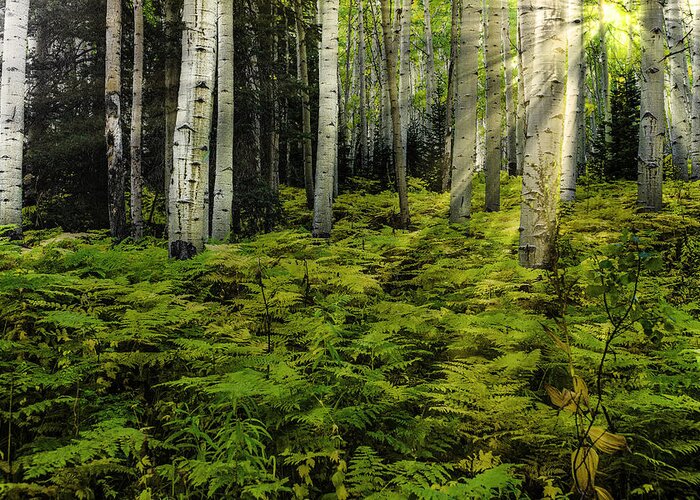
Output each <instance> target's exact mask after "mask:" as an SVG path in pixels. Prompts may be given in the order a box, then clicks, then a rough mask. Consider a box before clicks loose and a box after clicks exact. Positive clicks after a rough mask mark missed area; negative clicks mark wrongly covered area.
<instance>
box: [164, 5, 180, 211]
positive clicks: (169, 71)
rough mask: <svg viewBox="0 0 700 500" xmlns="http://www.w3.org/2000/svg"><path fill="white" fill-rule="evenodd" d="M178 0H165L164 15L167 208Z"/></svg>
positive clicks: (177, 65) (177, 71)
mask: <svg viewBox="0 0 700 500" xmlns="http://www.w3.org/2000/svg"><path fill="white" fill-rule="evenodd" d="M180 4H181V1H180V0H165V2H164V17H165V25H166V32H167V34H168V42H169V46H168V54H167V57H166V59H165V100H164V108H165V109H164V114H165V123H164V126H165V154H164V163H165V168H164V172H163V181H164V186H165V191H164V192H165V208H166V211H167V210H169V206H170V204H169V202H168V197H169V193H170V176H171V175H172V171H173V138H174V137H175V121H176V120H177V93H178V87H179V84H180V53H181V50H175V48H176V47H177V48H178V49H179V45H180V44H179V42H180V40H181V39H182V35H181V34H180V32H179V30H178V25H179V22H180Z"/></svg>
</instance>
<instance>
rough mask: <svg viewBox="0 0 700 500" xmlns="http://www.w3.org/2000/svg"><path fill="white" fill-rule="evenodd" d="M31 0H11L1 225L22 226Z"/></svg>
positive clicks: (1, 89) (1, 131) (0, 114)
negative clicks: (28, 34) (28, 23)
mask: <svg viewBox="0 0 700 500" xmlns="http://www.w3.org/2000/svg"><path fill="white" fill-rule="evenodd" d="M28 17H29V0H7V3H6V4H5V23H4V25H5V28H4V30H5V31H4V36H5V39H4V43H3V52H4V53H3V61H2V80H1V82H0V96H1V98H0V226H5V225H8V226H13V230H14V231H16V232H17V233H20V232H21V230H22V154H23V148H24V97H25V92H26V62H27V19H28Z"/></svg>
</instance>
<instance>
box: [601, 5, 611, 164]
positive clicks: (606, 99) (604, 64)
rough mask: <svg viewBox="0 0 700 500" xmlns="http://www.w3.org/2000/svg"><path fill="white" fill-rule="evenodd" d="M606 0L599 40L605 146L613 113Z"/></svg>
mask: <svg viewBox="0 0 700 500" xmlns="http://www.w3.org/2000/svg"><path fill="white" fill-rule="evenodd" d="M603 7H604V0H598V42H599V44H600V74H599V79H600V81H599V86H600V94H601V95H600V102H599V105H600V107H601V114H600V116H601V117H602V118H603V127H604V135H603V138H604V140H605V148H606V151H607V148H608V147H609V146H610V142H611V140H612V139H611V130H612V128H611V127H612V115H611V112H610V71H609V68H608V26H607V23H606V19H605V9H604V8H603Z"/></svg>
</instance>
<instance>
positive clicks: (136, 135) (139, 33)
mask: <svg viewBox="0 0 700 500" xmlns="http://www.w3.org/2000/svg"><path fill="white" fill-rule="evenodd" d="M133 1H134V70H133V74H132V95H131V143H130V146H131V203H130V204H131V235H132V237H133V238H134V239H135V240H139V239H141V238H143V197H142V191H143V175H142V172H141V156H142V155H141V135H142V134H141V131H142V116H143V47H144V40H143V37H144V29H143V0H133Z"/></svg>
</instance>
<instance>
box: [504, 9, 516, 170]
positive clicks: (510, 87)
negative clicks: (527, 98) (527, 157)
mask: <svg viewBox="0 0 700 500" xmlns="http://www.w3.org/2000/svg"><path fill="white" fill-rule="evenodd" d="M501 9H502V10H503V14H502V15H501V50H503V68H504V78H503V83H504V86H505V92H504V94H505V105H506V107H505V110H506V134H505V146H506V147H505V151H506V161H507V165H508V173H509V174H510V175H516V174H517V171H518V163H517V158H516V156H517V153H516V151H517V137H516V125H515V121H516V106H515V97H514V94H515V88H514V79H513V70H514V68H515V61H516V58H515V57H513V51H512V50H511V41H510V8H509V7H508V0H501Z"/></svg>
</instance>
